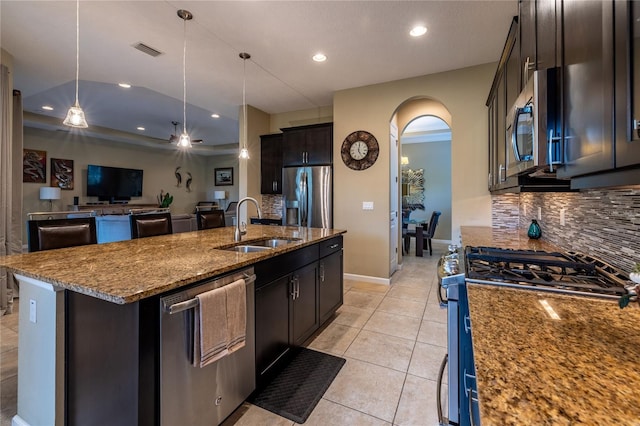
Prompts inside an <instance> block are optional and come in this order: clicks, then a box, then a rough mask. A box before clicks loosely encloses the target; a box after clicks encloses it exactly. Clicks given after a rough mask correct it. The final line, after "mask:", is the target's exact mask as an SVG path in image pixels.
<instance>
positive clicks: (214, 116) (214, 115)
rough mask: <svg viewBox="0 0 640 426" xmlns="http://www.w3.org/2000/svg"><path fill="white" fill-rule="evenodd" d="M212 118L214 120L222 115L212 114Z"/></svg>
mask: <svg viewBox="0 0 640 426" xmlns="http://www.w3.org/2000/svg"><path fill="white" fill-rule="evenodd" d="M211 117H212V118H220V115H219V114H211Z"/></svg>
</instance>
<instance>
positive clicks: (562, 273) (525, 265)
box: [465, 247, 631, 297]
mask: <svg viewBox="0 0 640 426" xmlns="http://www.w3.org/2000/svg"><path fill="white" fill-rule="evenodd" d="M465 268H466V271H465V276H466V278H467V279H470V280H482V281H492V282H501V283H509V284H514V285H523V286H529V287H537V288H540V289H541V290H542V289H545V288H548V289H557V290H560V291H563V292H569V293H581V294H585V293H586V294H592V295H594V296H596V295H603V296H612V297H619V296H621V295H624V294H626V293H627V291H626V290H625V288H624V286H625V285H628V284H631V282H630V281H629V277H628V276H627V275H625V274H624V273H623V272H621V271H618V270H617V269H616V268H614V267H613V266H611V265H609V264H607V263H605V262H603V261H601V260H599V259H596V258H594V257H591V256H588V255H584V254H580V253H574V252H566V253H557V252H541V251H533V250H512V249H499V248H493V247H467V248H466V249H465Z"/></svg>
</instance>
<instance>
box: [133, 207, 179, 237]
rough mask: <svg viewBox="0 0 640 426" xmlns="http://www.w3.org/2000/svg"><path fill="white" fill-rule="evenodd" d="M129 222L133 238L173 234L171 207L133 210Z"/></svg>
mask: <svg viewBox="0 0 640 426" xmlns="http://www.w3.org/2000/svg"><path fill="white" fill-rule="evenodd" d="M129 223H130V224H131V238H132V239H135V238H145V237H154V236H156V235H167V234H173V227H172V225H171V213H170V212H169V209H154V210H151V211H141V210H131V211H130V215H129Z"/></svg>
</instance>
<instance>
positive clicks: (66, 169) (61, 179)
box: [51, 158, 73, 190]
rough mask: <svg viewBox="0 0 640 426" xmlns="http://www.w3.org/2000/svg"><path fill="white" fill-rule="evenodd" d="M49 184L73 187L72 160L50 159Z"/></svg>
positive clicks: (65, 187) (66, 188) (61, 187)
mask: <svg viewBox="0 0 640 426" xmlns="http://www.w3.org/2000/svg"><path fill="white" fill-rule="evenodd" d="M51 186H55V187H58V188H60V189H65V190H72V189H73V160H63V159H62V158H52V159H51Z"/></svg>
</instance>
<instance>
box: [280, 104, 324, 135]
mask: <svg viewBox="0 0 640 426" xmlns="http://www.w3.org/2000/svg"><path fill="white" fill-rule="evenodd" d="M332 121H333V107H332V106H331V105H330V106H324V107H318V108H311V109H305V110H300V111H292V112H285V113H282V114H273V115H271V122H270V124H269V128H270V130H269V132H268V133H280V129H285V128H287V127H296V126H306V125H308V124H320V123H331V122H332Z"/></svg>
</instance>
